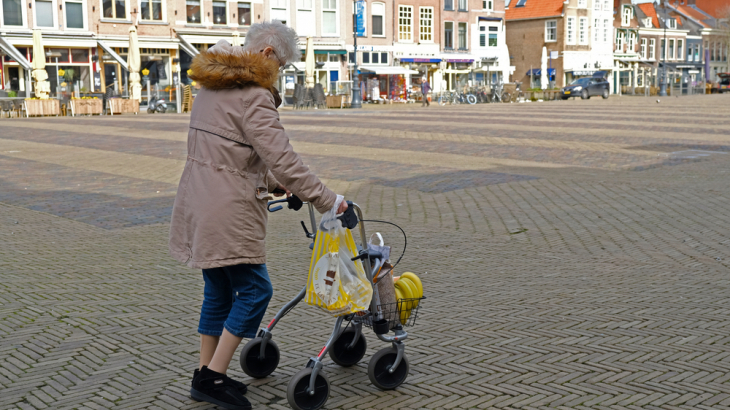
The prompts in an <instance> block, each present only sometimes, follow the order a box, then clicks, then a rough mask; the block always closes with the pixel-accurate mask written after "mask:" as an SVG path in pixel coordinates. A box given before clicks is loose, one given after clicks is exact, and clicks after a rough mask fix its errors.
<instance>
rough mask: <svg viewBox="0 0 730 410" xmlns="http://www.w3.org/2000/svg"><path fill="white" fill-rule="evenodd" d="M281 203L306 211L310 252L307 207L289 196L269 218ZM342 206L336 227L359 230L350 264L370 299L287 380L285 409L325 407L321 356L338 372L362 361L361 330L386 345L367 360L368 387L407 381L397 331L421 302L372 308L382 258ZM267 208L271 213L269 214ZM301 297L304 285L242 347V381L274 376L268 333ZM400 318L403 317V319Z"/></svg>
mask: <svg viewBox="0 0 730 410" xmlns="http://www.w3.org/2000/svg"><path fill="white" fill-rule="evenodd" d="M285 202H286V203H287V204H288V207H289V209H294V210H299V209H300V208H301V207H302V205H304V204H306V205H307V208H308V210H309V220H310V223H311V229H312V232H309V231H308V230H307V227H306V225H305V223H304V221H302V222H301V224H302V228H304V233H305V235H306V236H307V238H309V239H311V240H312V244H310V246H309V247H310V249H312V248H313V246H314V239H315V237H316V235H317V224H316V222H315V214H314V207H313V206H312V204H311V203H306V202H302V201H301V200H299V198H297V197H296V196H291V197H289V198H287V199H281V200H276V201H271V202H269V203H268V210H269V212H276V211H279V210H281V209H283V206H282V205H277V204H282V203H285ZM347 203H348V205H349V207H348V209H347V211H346V212H345V213H344V214H343V215H341V216H339V217H338V219H340V220H341V221H342V225H343V227H345V228H347V229H351V230H352V229H355V228H356V227H357V228H359V229H358V230H359V232H360V243H357V241H356V244H357V248H358V256H356V257H355V258H353V260H356V259H359V260H361V261H362V263H363V267H364V268H365V272H366V275H367V278H368V280H369V281H370V284H371V285H372V286H373V298H372V300H371V302H370V309H369V310H368V311H364V312H357V313H351V314H348V315H344V316H339V317H337V318H336V319H335V324H334V329H333V330H332V334H331V335H330V337H329V339H328V340H327V343H325V345H324V347H323V348H322V350H320V351H319V354H317V356H315V357H311V358H310V359H309V361H307V364H306V366H305V367H304V369H302V370H301V371H299V372H298V373H296V374H295V375H294V376H293V377H292V378H291V380H290V381H289V385H288V388H287V392H286V397H287V400H288V401H289V405H290V406H291V407H292V408H294V409H297V410H315V409H319V408H321V407H323V406H324V405H325V403H326V402H327V399H328V398H329V393H330V386H329V379H328V378H327V375H326V374H325V373H324V371H323V370H322V367H323V360H324V357H325V355H327V354H329V356H330V358H331V359H332V361H334V362H335V363H336V364H338V365H340V366H343V367H350V366H353V365H355V364H357V363H358V362H359V361H360V360H361V359H362V358H363V356H365V352H366V351H367V341H366V340H365V335H364V334H363V325H364V326H365V327H368V328H371V329H373V332H374V333H375V335H376V336H377V337H378V339H380V340H381V341H383V342H385V343H389V344H390V346H389V347H385V348H383V349H381V350H379V351H378V352H377V353H375V354H374V355H373V357H372V358H371V359H370V362H369V363H368V377H369V378H370V381H371V382H372V383H373V384H374V385H375V386H376V387H378V388H379V389H382V390H392V389H395V388H396V387H398V386H400V385H401V384H402V383H403V382H404V381H405V380H406V378H407V377H408V370H409V366H408V358H407V357H406V353H405V344H404V343H403V341H404V340H406V338H408V333H407V332H406V331H405V330H404V329H403V328H404V327H405V326H413V325H415V323H416V318H417V316H418V304H419V301H420V300H421V299H425V298H424V297H421V298H410V299H399V300H397V301H396V302H395V303H386V304H378V303H377V301H379V300H380V298H379V295H378V286H376V285H375V284H374V281H373V278H374V277H376V275H377V273H378V272H379V271H380V268H381V267H382V266H383V263H384V260H383V255H382V254H381V253H380V252H376V251H373V250H369V249H368V243H367V236H366V233H365V222H366V221H365V220H364V218H363V215H362V209H361V208H360V207H359V206H358V205H357V204H355V203H352V202H350V201H348V202H347ZM272 206H274V207H273V208H272ZM373 222H378V221H373ZM396 226H397V225H396ZM404 252H405V249H404ZM389 280H390V279H389ZM306 291H307V285H306V284H305V286H304V287H303V288H302V290H301V291H300V292H299V294H297V295H296V297H294V299H292V300H291V301H289V302H288V303H286V304H285V305H284V306H283V307H282V308H281V309H280V310H279V312H278V313H277V314H276V316H274V318H273V319H272V320H271V322H269V324H268V326H266V327H264V328H262V329H261V330H259V332H258V334H257V336H256V337H255V338H254V339H251V340H250V341H249V342H248V343H247V344H246V345H245V346H244V347H243V350H242V351H241V357H240V363H241V369H243V371H244V372H245V373H246V374H247V375H249V376H251V377H253V378H264V377H267V376H268V375H270V374H271V373H272V372H273V371H274V370H276V367H277V366H278V365H279V357H280V355H279V347H278V346H277V344H276V342H274V340H273V333H272V331H273V330H274V327H275V326H276V325H277V324H278V323H279V321H280V320H281V319H282V318H283V317H284V316H286V315H287V313H289V312H290V311H291V310H292V309H293V308H294V307H295V306H297V304H299V302H301V301H302V299H304V297H305V294H306ZM405 310H407V311H409V312H410V315H403V316H402V315H401V312H403V311H405ZM404 316H407V317H405V319H403V318H404ZM391 331H392V332H393V333H392V334H391V335H389V334H388V333H390V332H391Z"/></svg>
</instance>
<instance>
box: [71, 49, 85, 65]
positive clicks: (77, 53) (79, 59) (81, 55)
mask: <svg viewBox="0 0 730 410" xmlns="http://www.w3.org/2000/svg"><path fill="white" fill-rule="evenodd" d="M71 61H73V62H74V63H88V62H89V49H88V48H72V49H71Z"/></svg>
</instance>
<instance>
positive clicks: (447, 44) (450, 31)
mask: <svg viewBox="0 0 730 410" xmlns="http://www.w3.org/2000/svg"><path fill="white" fill-rule="evenodd" d="M444 48H446V49H453V48H454V23H452V22H450V21H447V22H445V23H444Z"/></svg>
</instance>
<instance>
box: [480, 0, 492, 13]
mask: <svg viewBox="0 0 730 410" xmlns="http://www.w3.org/2000/svg"><path fill="white" fill-rule="evenodd" d="M482 9H484V10H489V11H493V10H494V0H482Z"/></svg>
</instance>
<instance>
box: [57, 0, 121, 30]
mask: <svg viewBox="0 0 730 410" xmlns="http://www.w3.org/2000/svg"><path fill="white" fill-rule="evenodd" d="M121 15H124V2H122V14H121ZM66 28H79V29H83V28H84V4H83V2H82V1H81V0H66Z"/></svg>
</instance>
